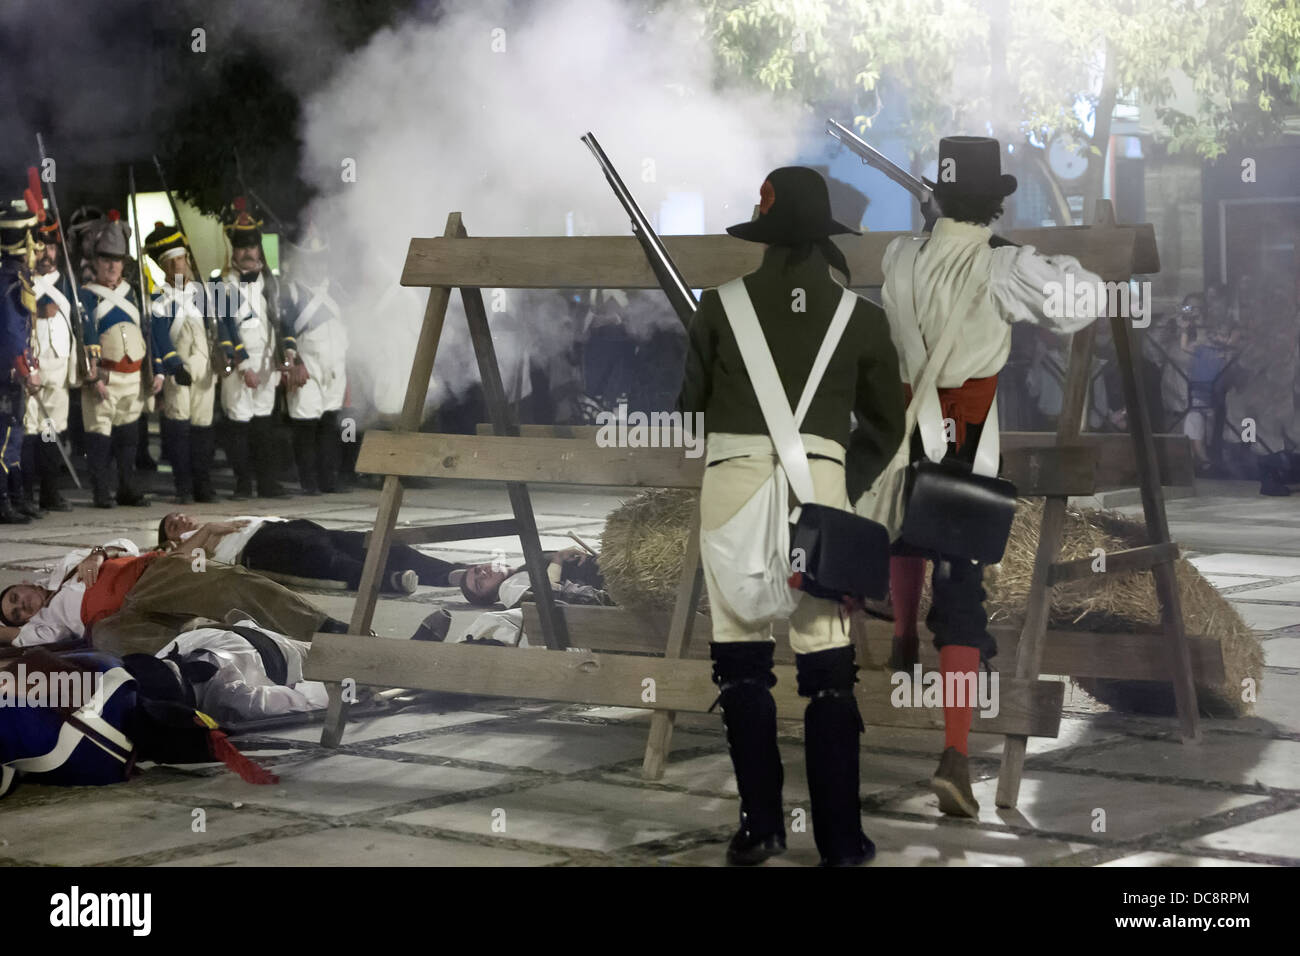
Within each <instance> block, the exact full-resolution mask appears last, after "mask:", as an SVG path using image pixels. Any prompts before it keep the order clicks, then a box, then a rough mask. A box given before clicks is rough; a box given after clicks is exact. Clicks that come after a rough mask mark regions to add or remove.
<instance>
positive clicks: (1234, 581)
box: [1201, 573, 1273, 594]
mask: <svg viewBox="0 0 1300 956" xmlns="http://www.w3.org/2000/svg"><path fill="white" fill-rule="evenodd" d="M1201 577H1203V578H1205V580H1207V581H1209V582H1210V585H1211V586H1212V587H1215V588H1217V589H1218V590H1220V591H1222V590H1225V589H1226V588H1239V587H1245V586H1246V585H1247V584H1263V583H1266V582H1268V581H1272V580H1273V579H1272V578H1260V577H1249V576H1247V575H1243V574H1205V573H1202V574H1201ZM1255 590H1256V589H1255V588H1251V589H1250V590H1249V591H1244V592H1242V593H1243V594H1254V592H1255Z"/></svg>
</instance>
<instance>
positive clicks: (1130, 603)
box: [600, 489, 1264, 716]
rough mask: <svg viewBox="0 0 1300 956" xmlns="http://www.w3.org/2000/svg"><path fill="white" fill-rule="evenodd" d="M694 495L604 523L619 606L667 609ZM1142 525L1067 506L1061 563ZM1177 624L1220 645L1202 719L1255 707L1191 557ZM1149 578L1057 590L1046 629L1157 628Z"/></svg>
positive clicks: (1031, 545)
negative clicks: (1220, 663) (1219, 663)
mask: <svg viewBox="0 0 1300 956" xmlns="http://www.w3.org/2000/svg"><path fill="white" fill-rule="evenodd" d="M697 501H698V496H697V495H696V494H695V493H694V492H690V491H679V490H658V489H656V490H651V491H645V492H642V493H641V494H638V495H637V496H636V497H634V498H631V499H630V500H628V501H626V502H624V504H623V505H621V506H620V507H619V508H618V509H617V510H616V511H614V512H613V513H612V514H611V515H610V516H609V520H608V522H607V523H606V526H605V532H604V535H603V536H602V539H601V544H602V550H601V559H600V563H601V570H602V572H603V573H604V575H605V581H606V584H607V585H608V587H609V591H610V594H611V595H612V596H613V597H614V599H615V600H616V601H618V603H619V604H622V605H624V606H627V607H630V608H633V609H638V610H650V611H670V610H671V609H672V606H673V600H674V598H675V596H676V592H677V582H678V579H679V578H680V576H681V572H682V559H683V556H684V554H685V551H686V539H687V536H688V535H689V532H690V524H691V522H692V521H694V520H696V514H697V511H696V505H697ZM1042 514H1043V502H1042V501H1041V500H1030V499H1023V500H1021V501H1020V505H1019V508H1018V510H1017V513H1016V520H1015V522H1014V524H1013V525H1012V528H1011V538H1010V541H1009V542H1008V544H1007V553H1006V556H1005V557H1004V558H1003V560H1002V563H1001V564H998V565H994V566H992V567H989V568H988V569H986V571H985V576H984V585H985V589H986V590H987V592H988V599H987V602H986V607H987V608H988V611H989V620H990V622H991V623H999V624H1018V623H1020V622H1021V621H1022V620H1023V619H1024V609H1025V600H1026V598H1027V595H1028V593H1029V581H1030V577H1031V576H1032V574H1033V563H1034V551H1035V549H1036V548H1037V547H1038V529H1039V526H1040V524H1041V522H1042ZM1146 543H1147V540H1146V528H1145V526H1144V525H1143V523H1142V521H1141V520H1139V519H1135V518H1129V517H1127V516H1125V515H1121V514H1118V513H1116V512H1108V511H1098V510H1095V509H1071V510H1069V511H1067V512H1066V519H1065V530H1064V534H1063V538H1062V547H1061V556H1060V560H1062V561H1069V560H1074V559H1076V558H1090V557H1091V556H1092V552H1093V550H1094V549H1095V548H1104V549H1105V550H1106V551H1107V552H1108V553H1110V552H1114V551H1122V550H1124V549H1126V548H1133V547H1138V546H1140V545H1143V544H1146ZM1176 575H1177V579H1178V586H1179V595H1180V598H1181V600H1182V605H1183V619H1184V621H1185V623H1186V627H1187V632H1188V633H1189V634H1200V635H1204V636H1206V637H1211V638H1215V639H1217V640H1218V641H1219V642H1220V644H1221V646H1222V648H1223V659H1224V681H1223V683H1222V684H1216V685H1214V686H1198V687H1197V695H1198V699H1199V701H1200V706H1201V709H1202V711H1203V712H1205V713H1207V714H1210V715H1214V716H1242V715H1245V714H1248V713H1250V712H1251V709H1252V707H1251V705H1250V704H1248V703H1245V702H1243V701H1242V699H1241V690H1242V684H1241V682H1242V680H1244V679H1245V678H1247V677H1250V678H1253V679H1254V680H1255V682H1256V687H1257V688H1258V686H1259V683H1260V678H1261V676H1262V674H1263V664H1264V655H1263V651H1262V650H1261V649H1260V645H1259V639H1258V638H1257V637H1256V636H1255V635H1254V634H1253V633H1252V632H1251V630H1250V628H1249V627H1247V626H1246V623H1245V622H1244V621H1243V620H1242V619H1241V616H1240V615H1239V614H1237V612H1236V610H1235V609H1234V608H1233V607H1232V605H1231V604H1229V603H1228V601H1226V600H1225V599H1224V598H1223V597H1222V596H1221V595H1220V594H1219V593H1218V591H1216V590H1215V589H1214V587H1213V586H1212V585H1211V584H1210V583H1209V582H1208V581H1206V580H1205V578H1203V577H1202V576H1201V574H1200V572H1198V571H1197V570H1196V568H1195V567H1193V566H1192V565H1191V564H1190V563H1189V562H1188V561H1187V560H1185V559H1181V558H1180V559H1179V561H1178V563H1177V565H1176ZM929 600H930V596H929V582H928V580H927V582H926V588H925V593H924V595H923V596H922V600H921V612H920V613H921V620H924V619H925V612H926V609H927V608H928V606H929ZM1159 623H1160V618H1159V602H1158V601H1157V600H1156V593H1155V581H1154V579H1153V577H1152V576H1151V574H1149V573H1147V572H1133V573H1127V574H1121V573H1118V572H1115V573H1107V574H1105V575H1100V576H1098V578H1097V579H1093V578H1088V579H1084V580H1080V581H1071V582H1069V583H1067V584H1061V585H1058V586H1057V587H1056V589H1055V594H1054V595H1053V601H1052V616H1051V626H1052V627H1056V628H1073V629H1078V630H1088V631H1118V632H1122V631H1128V630H1132V629H1133V628H1135V627H1138V628H1141V629H1150V628H1154V627H1158V625H1159ZM1077 682H1078V684H1079V685H1080V686H1081V687H1083V688H1084V689H1085V690H1086V691H1087V692H1088V693H1089V694H1091V695H1092V696H1094V697H1096V698H1097V699H1098V700H1100V701H1102V702H1103V703H1105V704H1108V705H1110V706H1111V707H1114V708H1116V709H1118V710H1123V711H1127V712H1130V713H1150V714H1172V713H1173V712H1174V704H1173V689H1172V686H1171V685H1170V684H1169V683H1168V682H1164V681H1121V680H1109V679H1100V678H1079V679H1078V681H1077Z"/></svg>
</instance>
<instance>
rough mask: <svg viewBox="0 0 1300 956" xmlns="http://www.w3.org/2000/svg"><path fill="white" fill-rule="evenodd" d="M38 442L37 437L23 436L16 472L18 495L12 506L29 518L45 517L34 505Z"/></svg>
mask: <svg viewBox="0 0 1300 956" xmlns="http://www.w3.org/2000/svg"><path fill="white" fill-rule="evenodd" d="M40 440H41V439H40V436H39V435H24V436H23V450H22V455H21V457H20V465H19V467H18V471H17V474H18V476H19V477H18V479H17V481H18V487H19V493H18V496H17V498H16V500H15V501H14V505H15V506H16V507H17V508H18V510H19V511H21V512H22V513H23V514H25V515H27V517H29V518H44V517H45V512H44V511H42V510H41V508H40V505H38V504H37V503H36V477H37V466H36V456H37V448H38V445H39V443H40Z"/></svg>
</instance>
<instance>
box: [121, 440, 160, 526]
mask: <svg viewBox="0 0 1300 956" xmlns="http://www.w3.org/2000/svg"><path fill="white" fill-rule="evenodd" d="M139 444H140V426H139V424H138V423H134V422H133V423H132V424H130V425H118V426H116V427H114V429H113V457H114V458H116V459H117V503H118V504H119V505H126V506H127V507H129V508H143V507H144V506H145V505H147V504H149V499H148V498H147V497H146V496H145V495H143V494H142V493H141V492H140V489H139V488H137V487H136V484H135V467H136V450H137V449H138V448H139ZM154 467H155V468H156V467H157V466H156V465H155V466H154Z"/></svg>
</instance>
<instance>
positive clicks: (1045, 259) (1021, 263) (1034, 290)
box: [989, 246, 1106, 335]
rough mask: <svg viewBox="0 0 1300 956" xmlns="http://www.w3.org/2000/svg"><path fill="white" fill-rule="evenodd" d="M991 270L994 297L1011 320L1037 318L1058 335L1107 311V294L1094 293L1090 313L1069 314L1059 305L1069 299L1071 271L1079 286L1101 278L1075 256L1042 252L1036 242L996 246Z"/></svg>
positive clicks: (1040, 323) (1005, 317) (1037, 321)
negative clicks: (1067, 278)
mask: <svg viewBox="0 0 1300 956" xmlns="http://www.w3.org/2000/svg"><path fill="white" fill-rule="evenodd" d="M990 272H991V274H990V276H989V293H990V297H991V298H992V300H993V304H994V305H995V306H996V307H997V310H998V312H999V313H1000V314H1001V316H1002V318H1003V319H1004V320H1005V321H1006V322H1008V323H1011V322H1033V323H1034V324H1036V325H1041V326H1043V327H1044V328H1047V329H1050V330H1051V331H1053V332H1055V333H1057V334H1058V335H1069V334H1070V333H1072V332H1077V331H1078V330H1079V329H1081V328H1083V327H1084V326H1086V325H1088V324H1089V323H1090V322H1092V321H1093V320H1094V319H1096V318H1097V316H1098V315H1099V314H1101V312H1103V311H1104V306H1105V302H1106V297H1105V296H1104V295H1101V296H1094V297H1093V302H1094V304H1095V307H1094V308H1093V309H1092V310H1091V311H1090V312H1088V313H1087V314H1083V315H1079V314H1075V315H1070V316H1066V315H1065V314H1064V313H1065V312H1066V311H1067V310H1066V309H1064V308H1058V307H1057V306H1059V305H1062V304H1063V303H1064V301H1065V290H1066V288H1067V286H1066V278H1065V277H1066V276H1067V275H1073V276H1074V283H1073V286H1074V287H1076V288H1077V287H1078V286H1079V285H1082V284H1084V283H1092V284H1096V283H1099V282H1101V278H1100V277H1099V276H1097V275H1095V274H1094V273H1091V272H1089V271H1088V270H1087V269H1085V268H1084V267H1083V266H1081V265H1079V260H1078V259H1076V258H1074V256H1040V255H1038V254H1037V253H1036V252H1035V251H1034V247H1033V246H1000V247H999V248H997V249H994V250H993V266H992V269H991V270H990ZM1071 306H1072V307H1071V309H1070V310H1068V311H1075V310H1074V309H1073V303H1071ZM1057 313H1060V314H1057Z"/></svg>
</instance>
